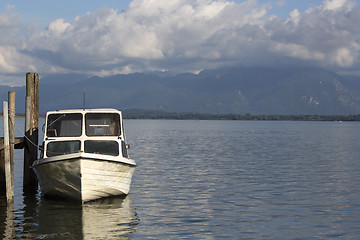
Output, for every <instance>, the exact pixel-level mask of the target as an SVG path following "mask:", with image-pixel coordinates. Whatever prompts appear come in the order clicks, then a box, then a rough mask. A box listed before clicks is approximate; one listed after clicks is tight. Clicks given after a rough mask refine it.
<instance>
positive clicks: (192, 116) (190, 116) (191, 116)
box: [123, 111, 360, 122]
mask: <svg viewBox="0 0 360 240" xmlns="http://www.w3.org/2000/svg"><path fill="white" fill-rule="evenodd" d="M123 115H124V118H125V119H164V120H251V121H344V122H345V121H347V122H349V121H352V122H354V121H360V115H277V114H269V115H251V114H206V113H126V111H125V112H124V114H123Z"/></svg>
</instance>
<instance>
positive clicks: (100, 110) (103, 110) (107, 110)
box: [46, 108, 121, 115]
mask: <svg viewBox="0 0 360 240" xmlns="http://www.w3.org/2000/svg"><path fill="white" fill-rule="evenodd" d="M59 113H81V114H84V113H119V114H121V111H119V110H117V109H114V108H92V109H65V110H55V111H49V112H47V113H46V115H49V114H59Z"/></svg>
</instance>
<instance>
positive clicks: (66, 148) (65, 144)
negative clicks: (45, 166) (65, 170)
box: [46, 141, 80, 157]
mask: <svg viewBox="0 0 360 240" xmlns="http://www.w3.org/2000/svg"><path fill="white" fill-rule="evenodd" d="M79 151H80V141H55V142H49V143H48V144H47V146H46V156H48V157H53V156H58V155H63V154H70V153H76V152H79Z"/></svg>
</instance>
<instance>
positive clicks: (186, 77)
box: [0, 67, 360, 115]
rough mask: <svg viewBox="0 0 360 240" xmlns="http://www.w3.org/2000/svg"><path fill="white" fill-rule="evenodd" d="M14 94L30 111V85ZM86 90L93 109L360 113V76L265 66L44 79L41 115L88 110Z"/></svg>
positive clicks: (20, 107) (2, 93)
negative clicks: (27, 96) (27, 100)
mask: <svg viewBox="0 0 360 240" xmlns="http://www.w3.org/2000/svg"><path fill="white" fill-rule="evenodd" d="M24 75H25V74H24ZM24 82H25V76H24ZM11 90H12V91H16V112H17V113H22V112H24V105H25V104H24V98H25V87H8V86H0V97H1V99H2V100H6V99H7V92H8V91H11ZM84 92H85V107H87V108H98V107H110V108H118V109H123V110H126V109H140V110H152V111H164V112H187V113H191V112H196V113H213V114H220V113H221V114H223V113H235V114H245V113H250V114H283V115H287V114H297V115H304V114H318V115H349V114H360V77H358V76H343V75H339V74H337V73H335V72H333V71H329V70H324V69H315V68H314V69H312V68H286V69H284V68H281V69H280V68H265V67H261V68H259V67H257V68H245V67H227V68H219V69H213V70H203V71H201V72H200V73H199V74H190V73H183V74H176V75H172V74H170V73H167V72H152V73H134V74H127V75H125V74H124V75H114V76H109V77H90V78H89V77H87V76H85V75H81V74H60V75H48V76H45V77H44V78H42V77H41V75H40V111H41V112H46V111H48V110H56V109H67V108H83V105H84V104H83V103H84Z"/></svg>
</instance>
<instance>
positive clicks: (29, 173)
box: [23, 73, 39, 194]
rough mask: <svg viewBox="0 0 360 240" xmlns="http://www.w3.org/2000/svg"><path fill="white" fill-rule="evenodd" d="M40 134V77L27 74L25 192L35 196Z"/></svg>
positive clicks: (35, 74) (34, 74)
mask: <svg viewBox="0 0 360 240" xmlns="http://www.w3.org/2000/svg"><path fill="white" fill-rule="evenodd" d="M38 132H39V75H38V74H37V73H27V74H26V106H25V139H24V140H25V144H24V177H23V191H24V193H25V194H33V193H36V191H37V187H38V186H37V178H36V175H35V173H34V171H33V170H32V169H31V166H32V164H33V162H34V161H35V160H36V159H37V156H38V154H37V151H38V147H37V145H38Z"/></svg>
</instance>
